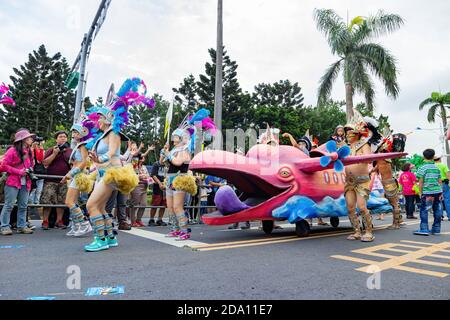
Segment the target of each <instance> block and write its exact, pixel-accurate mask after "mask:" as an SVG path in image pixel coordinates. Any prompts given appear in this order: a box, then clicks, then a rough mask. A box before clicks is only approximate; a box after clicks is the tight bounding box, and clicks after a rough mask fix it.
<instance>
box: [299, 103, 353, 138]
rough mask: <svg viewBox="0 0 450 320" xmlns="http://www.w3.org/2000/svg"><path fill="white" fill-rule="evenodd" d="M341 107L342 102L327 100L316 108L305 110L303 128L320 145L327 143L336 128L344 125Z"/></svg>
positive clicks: (344, 120)
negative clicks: (306, 129)
mask: <svg viewBox="0 0 450 320" xmlns="http://www.w3.org/2000/svg"><path fill="white" fill-rule="evenodd" d="M342 105H344V102H341V101H333V100H328V101H325V102H322V103H321V104H319V105H318V106H316V107H312V106H309V107H307V108H306V110H305V111H306V112H305V120H304V122H305V126H306V127H307V128H308V129H309V132H310V134H311V135H312V136H314V137H315V138H317V139H318V140H319V143H320V144H323V143H326V142H327V141H328V139H329V138H330V137H331V135H332V134H333V133H334V130H335V128H336V127H337V126H339V125H344V124H345V122H346V115H345V112H344V111H343V110H342Z"/></svg>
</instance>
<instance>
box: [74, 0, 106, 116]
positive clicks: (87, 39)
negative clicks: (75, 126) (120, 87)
mask: <svg viewBox="0 0 450 320" xmlns="http://www.w3.org/2000/svg"><path fill="white" fill-rule="evenodd" d="M111 1H112V0H102V2H101V3H100V6H99V8H98V10H97V14H96V15H95V18H94V21H93V23H92V25H91V27H90V28H89V31H88V33H86V34H85V35H84V39H83V43H82V44H81V51H80V53H79V54H78V56H77V58H76V59H75V63H74V64H73V67H72V70H71V71H70V73H73V72H75V71H76V70H77V69H79V70H80V78H79V80H78V88H77V97H76V100H75V114H74V117H73V121H74V123H76V122H77V121H78V119H79V117H80V113H81V107H82V104H83V99H84V93H85V90H84V89H85V86H86V65H87V61H88V59H89V54H90V52H91V46H92V42H93V40H94V39H95V38H96V37H97V34H98V33H99V31H100V29H101V27H102V25H103V22H105V19H106V14H107V13H108V8H109V6H110V4H111Z"/></svg>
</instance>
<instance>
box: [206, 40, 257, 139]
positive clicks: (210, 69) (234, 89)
mask: <svg viewBox="0 0 450 320" xmlns="http://www.w3.org/2000/svg"><path fill="white" fill-rule="evenodd" d="M209 55H210V57H211V61H212V62H207V63H206V65H205V74H201V75H200V76H199V79H200V80H199V81H197V86H198V89H197V94H198V97H199V101H200V106H202V107H206V108H207V109H208V110H210V111H211V115H213V114H214V95H215V83H216V50H214V49H209ZM237 68H238V64H237V63H236V61H232V60H231V59H230V57H229V56H228V54H227V52H226V51H225V50H224V53H223V126H222V127H223V130H225V129H236V128H243V129H244V128H245V129H247V127H248V125H249V118H248V116H247V114H248V113H247V111H248V109H249V108H250V104H251V95H249V94H248V93H243V92H242V89H241V86H240V85H239V82H238V80H237ZM224 136H225V135H224Z"/></svg>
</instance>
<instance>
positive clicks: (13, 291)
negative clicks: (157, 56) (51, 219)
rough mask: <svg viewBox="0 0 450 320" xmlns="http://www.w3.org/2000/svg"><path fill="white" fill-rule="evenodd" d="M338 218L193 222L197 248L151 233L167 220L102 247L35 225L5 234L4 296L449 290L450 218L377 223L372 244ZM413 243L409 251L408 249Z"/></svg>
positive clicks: (418, 295)
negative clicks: (74, 270) (421, 230)
mask: <svg viewBox="0 0 450 320" xmlns="http://www.w3.org/2000/svg"><path fill="white" fill-rule="evenodd" d="M390 221H391V217H390V216H387V217H386V220H385V221H383V222H380V221H376V225H377V226H379V225H387V224H389V223H390ZM407 222H408V223H418V220H417V221H412V220H408V221H407ZM341 225H342V226H341V227H339V228H338V229H337V230H334V229H332V228H331V227H314V228H313V232H312V235H311V236H310V237H309V238H303V239H300V238H297V237H295V233H294V229H292V228H286V227H285V228H284V229H282V230H275V231H274V233H273V234H272V235H270V236H267V235H265V234H264V233H263V232H262V231H259V230H257V229H256V228H255V229H252V230H246V231H241V230H238V231H228V230H226V229H227V228H226V226H225V227H209V226H204V225H196V226H192V229H193V239H192V240H194V241H198V242H200V243H201V244H200V245H199V244H197V246H196V248H194V246H193V245H192V246H191V247H184V248H183V247H176V246H174V245H171V244H166V243H162V242H160V241H156V240H152V238H154V233H155V232H156V233H157V234H158V233H161V234H163V233H165V232H167V228H159V229H158V228H144V229H143V231H144V232H143V233H144V235H145V236H146V237H143V236H137V235H133V234H128V233H123V232H120V235H119V240H120V247H118V248H114V249H110V250H108V251H104V252H101V253H85V252H83V250H82V248H83V246H84V245H85V244H88V243H89V242H90V241H91V238H90V237H89V238H84V239H73V238H67V237H65V232H67V231H62V230H49V231H43V230H41V229H40V228H37V230H36V232H35V234H33V235H30V236H25V235H16V234H15V235H14V236H11V237H0V270H1V277H0V295H1V296H0V299H19V300H24V299H27V298H29V297H36V296H47V297H55V298H56V299H57V300H63V299H64V300H66V299H68V300H70V299H89V300H93V299H132V300H134V299H146V300H147V299H148V300H154V299H175V300H184V299H195V300H214V299H223V300H229V299H233V300H236V299H237V300H239V299H264V300H265V299H287V300H291V299H332V300H343V299H357V300H361V299H395V300H404V299H433V300H435V299H449V298H450V265H449V264H448V263H449V262H450V222H449V221H444V222H443V223H442V232H443V234H442V235H440V236H429V237H421V236H415V235H413V234H412V231H413V230H415V229H417V227H418V225H417V224H413V225H408V226H405V227H403V228H402V229H401V230H398V231H388V230H377V231H376V240H375V242H373V243H369V244H367V243H361V242H359V241H356V242H352V241H348V240H346V236H347V232H348V231H349V229H348V227H349V226H350V225H349V223H348V222H343V223H341ZM39 226H40V224H39ZM253 226H254V227H257V224H253ZM339 232H340V233H341V234H339ZM141 233H142V232H141ZM446 233H447V234H446ZM149 238H150V239H149ZM411 241H412V242H411ZM417 242H418V243H417ZM174 243H175V242H174ZM390 244H393V245H404V246H406V247H392V246H393V245H390ZM177 245H179V243H177ZM380 245H384V246H383V247H381V249H380V250H381V251H377V252H378V253H376V254H378V255H379V256H368V255H365V254H361V253H355V252H352V251H354V250H358V249H364V248H369V247H370V248H371V247H374V246H380ZM5 246H23V247H15V248H7V247H5ZM435 246H439V248H440V249H439V248H438V249H439V250H441V251H439V250H437V249H436V247H435ZM383 248H384V249H383ZM386 248H388V250H387V251H386V250H385V249H386ZM389 248H391V249H392V248H393V251H389V250H390V249H389ZM395 248H397V249H395ZM399 248H400V249H399ZM421 248H422V249H421ZM423 248H428V249H423ZM433 248H434V249H433ZM395 250H398V251H395ZM402 250H404V251H405V252H403V253H402V252H401V251H402ZM417 250H422V251H423V250H425V251H426V255H428V257H422V258H421V260H427V261H431V263H430V262H425V264H424V263H423V261H422V262H420V260H419V262H417V259H419V258H420V257H419V258H417V257H415V256H414V254H415V253H414V252H417ZM427 250H428V251H427ZM442 250H443V251H442ZM408 251H411V252H412V254H407V253H406V252H408ZM376 254H375V255H376ZM431 254H435V255H437V256H438V257H432V256H430V255H431ZM383 255H389V256H383ZM405 255H406V256H405ZM411 255H412V256H414V257H410V256H411ZM336 256H341V258H336ZM342 256H343V257H344V258H342ZM391 256H392V257H393V258H389V257H391ZM447 256H448V259H445V258H446V257H447ZM348 257H350V258H348ZM353 258H358V259H367V260H370V261H376V262H377V263H381V264H380V265H384V266H385V267H386V269H383V271H381V273H380V274H379V276H380V278H378V275H377V278H375V279H380V281H371V282H370V281H369V282H370V283H372V284H375V287H376V288H375V289H373V288H372V289H369V288H368V285H367V282H368V278H369V277H372V278H373V277H374V276H373V275H372V274H369V273H365V272H361V271H357V270H356V269H358V268H361V267H364V266H367V265H368V264H364V263H361V262H355V261H353V260H352V259H353ZM389 259H391V260H389ZM414 259H416V261H413V260H414ZM386 260H389V261H388V262H386ZM383 261H384V262H383ZM69 266H78V267H79V269H80V271H81V288H80V289H77V288H75V289H74V290H69V289H68V287H67V280H68V278H69V277H70V274H68V273H67V268H68V267H69ZM399 266H400V267H399ZM402 269H406V270H402ZM412 270H413V271H412ZM427 272H428V273H430V272H431V273H432V274H427ZM118 285H123V286H125V293H124V294H122V295H115V296H104V297H86V296H85V292H86V290H87V289H88V288H91V287H105V286H107V287H108V286H118Z"/></svg>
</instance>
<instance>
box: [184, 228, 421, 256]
mask: <svg viewBox="0 0 450 320" xmlns="http://www.w3.org/2000/svg"><path fill="white" fill-rule="evenodd" d="M419 223H420V222H410V223H407V225H415V224H419ZM389 226H390V224H385V225H380V226H377V227H375V228H374V230H384V229H386V228H387V227H389ZM352 233H353V230H352V231H338V232H326V233H325V232H322V233H317V234H312V235H311V236H310V237H308V238H299V237H297V236H285V237H276V238H266V239H257V240H242V241H233V242H220V243H215V244H214V243H213V244H205V245H199V246H192V247H191V248H192V249H195V250H198V251H215V250H224V249H235V248H244V247H251V246H260V245H269V244H278V243H285V242H292V241H304V240H312V239H319V238H328V237H334V236H339V235H345V234H352Z"/></svg>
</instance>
